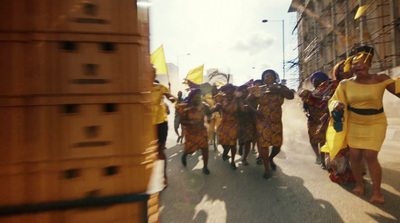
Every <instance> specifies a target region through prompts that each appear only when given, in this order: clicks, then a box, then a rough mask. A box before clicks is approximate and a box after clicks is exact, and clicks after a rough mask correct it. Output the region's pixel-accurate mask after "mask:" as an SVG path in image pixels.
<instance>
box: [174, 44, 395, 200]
mask: <svg viewBox="0 0 400 223" xmlns="http://www.w3.org/2000/svg"><path fill="white" fill-rule="evenodd" d="M350 55H351V57H350V58H348V59H347V60H346V61H341V62H339V63H338V64H337V65H336V66H335V67H334V69H333V72H332V76H333V78H334V80H331V79H330V78H329V77H328V75H326V74H325V73H322V72H317V73H314V74H313V75H312V76H311V81H312V83H313V85H314V87H315V89H314V90H313V91H308V92H303V93H301V94H300V96H301V97H302V98H303V101H304V110H305V112H306V115H307V117H308V129H309V131H308V133H309V136H310V143H311V146H312V148H313V150H314V152H315V154H316V162H317V163H320V164H321V165H322V167H323V168H328V170H329V173H330V178H331V180H332V181H334V182H337V183H345V182H348V181H352V180H355V182H356V187H355V189H354V190H353V192H354V193H356V194H364V186H363V176H362V172H363V168H362V166H363V160H365V162H366V164H367V166H368V169H369V172H370V175H371V179H372V183H373V192H372V197H371V200H370V201H371V202H377V203H382V202H384V197H383V194H382V191H381V188H380V185H381V178H382V173H381V167H380V165H379V162H378V159H377V156H378V152H379V150H380V148H381V145H382V143H383V140H384V138H385V132H386V126H387V122H386V116H385V114H384V112H383V107H382V99H383V93H384V91H385V89H387V90H388V91H389V92H391V93H392V94H395V95H396V96H398V97H400V79H397V80H396V81H395V80H393V79H391V78H390V77H389V76H388V75H385V74H381V75H377V74H370V73H369V68H370V67H371V61H372V56H373V55H374V51H373V48H371V47H368V46H364V47H359V48H355V49H353V50H352V52H351V54H350ZM353 74H354V77H352V75H353ZM261 81H262V84H261V85H253V86H247V85H242V86H240V87H239V88H236V87H235V86H233V85H231V84H226V85H224V86H223V87H221V92H220V93H219V94H216V95H214V96H213V103H212V105H213V106H207V104H206V103H202V102H201V101H202V100H201V91H200V90H193V91H191V92H190V94H189V96H188V97H187V98H186V101H185V102H186V103H182V104H179V105H177V106H176V109H177V111H178V113H179V114H180V116H181V123H182V125H183V126H184V135H185V137H186V141H185V151H184V154H183V156H182V163H183V165H185V166H186V157H187V155H188V154H190V153H192V152H194V151H196V150H197V149H201V151H202V155H203V161H204V168H203V172H204V173H205V174H209V173H210V171H209V170H208V167H207V162H208V136H207V135H209V134H207V129H206V127H205V126H204V120H205V119H204V117H208V119H207V121H210V117H213V116H212V115H211V114H212V113H215V112H218V113H219V114H220V115H221V121H220V124H219V127H218V143H219V144H220V145H222V147H223V154H222V159H223V161H226V160H229V159H230V167H231V169H232V170H235V169H236V168H237V167H236V164H235V156H236V145H237V141H238V140H240V141H241V142H242V144H243V145H244V153H243V155H242V163H243V165H248V162H247V156H248V154H249V151H250V144H251V142H254V141H256V142H257V143H258V148H259V154H260V156H261V158H262V161H263V162H262V163H263V164H264V169H265V172H264V174H263V177H264V178H266V179H268V178H270V177H271V176H272V172H271V169H272V170H276V164H275V162H274V160H273V159H274V157H275V156H276V155H277V154H278V153H279V152H280V149H281V146H282V141H283V140H282V132H283V130H282V104H283V102H284V99H288V100H291V99H293V98H294V92H293V90H290V89H289V88H287V87H286V86H285V85H282V84H280V83H279V76H278V74H277V73H276V72H275V71H274V70H266V71H264V72H263V73H262V75H261ZM209 104H210V103H209ZM270 148H271V152H270V151H269V149H270ZM229 151H230V155H231V156H229ZM349 164H350V165H349ZM350 166H351V170H350Z"/></svg>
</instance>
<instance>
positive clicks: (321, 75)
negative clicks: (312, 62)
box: [310, 72, 329, 83]
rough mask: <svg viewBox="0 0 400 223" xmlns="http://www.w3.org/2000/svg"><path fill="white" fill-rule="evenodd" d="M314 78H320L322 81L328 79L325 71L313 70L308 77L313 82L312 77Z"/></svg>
mask: <svg viewBox="0 0 400 223" xmlns="http://www.w3.org/2000/svg"><path fill="white" fill-rule="evenodd" d="M315 78H319V79H321V80H322V82H324V81H327V80H329V77H328V75H327V74H326V73H324V72H315V73H313V74H312V75H311V78H310V80H311V83H312V82H314V79H315Z"/></svg>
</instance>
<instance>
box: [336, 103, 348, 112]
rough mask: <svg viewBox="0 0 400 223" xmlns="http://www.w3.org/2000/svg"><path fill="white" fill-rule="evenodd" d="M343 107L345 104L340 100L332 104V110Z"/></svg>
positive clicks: (341, 109) (342, 108)
mask: <svg viewBox="0 0 400 223" xmlns="http://www.w3.org/2000/svg"><path fill="white" fill-rule="evenodd" d="M345 107H346V105H345V104H343V103H342V102H340V101H336V102H335V104H333V110H335V111H343V110H344V108H345Z"/></svg>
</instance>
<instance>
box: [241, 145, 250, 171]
mask: <svg viewBox="0 0 400 223" xmlns="http://www.w3.org/2000/svg"><path fill="white" fill-rule="evenodd" d="M250 144H251V141H247V142H246V143H245V144H244V155H243V158H242V162H243V165H245V166H247V165H249V163H248V162H247V156H248V155H249V153H250V147H251V145H250Z"/></svg>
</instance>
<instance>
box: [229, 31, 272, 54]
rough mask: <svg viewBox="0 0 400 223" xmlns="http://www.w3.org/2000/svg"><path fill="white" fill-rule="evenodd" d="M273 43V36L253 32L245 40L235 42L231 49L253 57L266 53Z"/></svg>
mask: <svg viewBox="0 0 400 223" xmlns="http://www.w3.org/2000/svg"><path fill="white" fill-rule="evenodd" d="M274 41H275V38H274V37H273V36H270V35H268V34H266V33H262V32H253V33H250V34H249V35H248V36H247V37H246V39H245V40H239V41H238V42H236V43H235V45H234V46H233V47H232V49H233V50H235V51H239V52H247V53H249V54H250V55H254V54H259V53H261V52H262V51H266V50H267V49H268V48H269V47H270V46H271V45H272V44H273V43H274Z"/></svg>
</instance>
